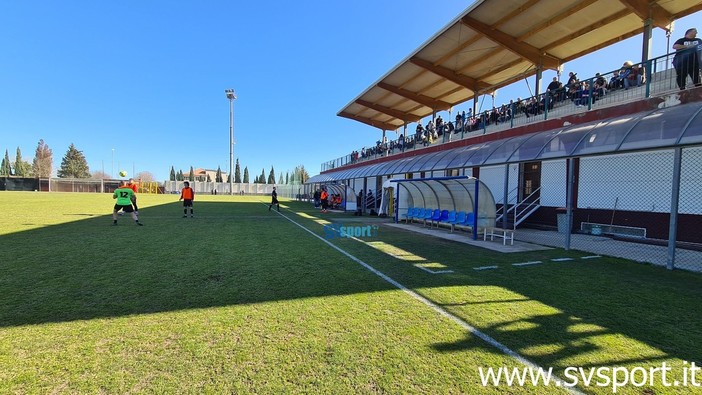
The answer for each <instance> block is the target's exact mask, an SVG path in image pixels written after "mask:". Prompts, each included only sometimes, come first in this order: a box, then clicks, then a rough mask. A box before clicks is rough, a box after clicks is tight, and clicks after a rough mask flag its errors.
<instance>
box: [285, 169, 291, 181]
mask: <svg viewBox="0 0 702 395" xmlns="http://www.w3.org/2000/svg"><path fill="white" fill-rule="evenodd" d="M285 183H286V184H290V173H288V172H287V171H286V172H285Z"/></svg>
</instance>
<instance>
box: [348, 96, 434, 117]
mask: <svg viewBox="0 0 702 395" xmlns="http://www.w3.org/2000/svg"><path fill="white" fill-rule="evenodd" d="M356 103H358V104H360V105H362V106H364V107H368V108H370V109H373V110H375V111H378V112H382V113H383V114H387V115H390V116H391V117H395V118H397V119H401V120H403V121H404V122H405V123H409V122H417V121H419V120H420V119H422V117H418V116H416V115H414V114H409V113H406V112H402V111H398V110H395V109H394V108H390V107H385V106H381V105H380V104H376V103H371V102H369V101H366V100H362V99H358V100H356Z"/></svg>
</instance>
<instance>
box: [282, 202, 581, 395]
mask: <svg viewBox="0 0 702 395" xmlns="http://www.w3.org/2000/svg"><path fill="white" fill-rule="evenodd" d="M276 212H277V211H276ZM277 213H278V215H280V216H282V217H283V218H285V219H287V220H288V221H290V222H292V223H293V224H295V225H297V226H298V227H300V228H301V229H302V230H304V231H305V232H307V233H309V234H311V235H312V236H314V237H316V238H317V239H319V240H321V241H322V242H323V243H325V244H326V245H328V246H329V247H331V248H333V249H335V250H336V251H338V252H339V253H341V254H342V255H344V256H346V257H347V258H349V259H351V260H352V261H354V262H356V263H358V264H359V265H361V266H363V267H364V268H366V269H368V270H369V271H370V272H371V273H373V274H375V275H376V276H378V277H380V278H382V279H383V280H385V281H387V282H388V283H390V284H392V285H393V286H395V287H397V288H398V289H400V290H402V291H403V292H405V293H406V294H408V295H410V296H411V297H413V298H414V299H416V300H418V301H420V302H422V303H424V304H425V305H427V306H429V307H430V308H431V309H432V310H434V311H435V312H437V313H438V314H439V315H441V316H443V317H445V318H448V319H449V320H451V321H453V322H455V323H456V324H458V325H459V326H460V327H462V328H463V329H466V330H467V331H468V332H470V333H471V334H472V335H474V336H476V337H478V338H480V339H482V340H483V341H484V342H486V343H488V344H489V345H491V346H493V347H495V348H497V349H498V350H500V351H502V352H503V353H504V354H506V355H509V356H510V357H512V358H514V359H515V360H517V361H518V362H520V363H521V364H523V365H525V366H527V367H529V368H531V369H534V370H538V369H539V368H541V369H543V370H544V371H547V370H548V369H545V368H543V367H541V366H539V365H537V364H535V363H533V362H531V361H530V360H528V359H526V358H525V357H523V356H521V355H520V354H518V353H517V352H516V351H512V349H510V348H509V347H507V346H505V345H504V344H502V343H500V342H498V341H497V340H495V339H493V338H492V337H490V336H489V335H487V334H485V333H483V332H481V331H480V330H479V329H477V328H475V327H473V326H472V325H470V324H469V323H467V322H466V321H464V320H462V319H461V318H459V317H457V316H455V315H453V314H451V313H449V312H448V311H446V310H444V309H443V308H441V307H440V306H438V305H436V304H435V303H434V302H432V301H431V300H429V299H427V298H425V297H424V296H422V295H420V294H418V293H416V292H414V291H412V290H411V289H409V288H407V287H405V286H404V285H402V284H400V283H399V282H397V281H395V280H394V279H392V278H391V277H389V276H388V275H386V274H385V273H383V272H381V271H380V270H378V269H376V268H374V267H373V266H371V265H369V264H367V263H365V262H363V261H362V260H360V259H358V258H356V257H355V256H353V255H351V254H350V253H348V252H346V251H344V250H342V249H341V248H339V247H337V246H335V245H334V244H332V243H330V242H329V240H326V239H324V238H323V237H321V236H320V235H318V234H316V233H314V232H313V231H311V230H309V229H307V228H306V227H305V226H304V225H301V224H299V223H297V222H295V220H293V219H291V218H289V217H287V216H286V215H284V214H283V213H281V212H277ZM554 381H555V382H556V383H557V384H556V385H557V386H558V387H562V388H563V389H565V390H567V391H569V392H571V393H573V394H579V395H584V394H583V393H582V392H580V391H578V390H577V389H575V388H569V387H564V386H563V381H562V380H561V379H559V378H555V380H554Z"/></svg>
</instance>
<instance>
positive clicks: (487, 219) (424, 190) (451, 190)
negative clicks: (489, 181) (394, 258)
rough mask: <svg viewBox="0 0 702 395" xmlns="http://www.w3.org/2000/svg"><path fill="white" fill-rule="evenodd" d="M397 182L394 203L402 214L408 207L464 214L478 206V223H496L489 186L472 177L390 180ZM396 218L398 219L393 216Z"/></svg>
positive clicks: (487, 224) (493, 203)
mask: <svg viewBox="0 0 702 395" xmlns="http://www.w3.org/2000/svg"><path fill="white" fill-rule="evenodd" d="M390 182H392V183H397V190H396V191H395V199H396V202H395V205H396V207H397V212H398V213H399V214H400V215H402V214H405V213H406V212H407V209H408V208H410V207H416V208H424V209H431V210H436V209H439V210H448V211H456V212H459V211H464V212H465V213H466V214H468V213H473V212H475V207H476V202H477V208H478V211H477V213H478V215H477V217H478V225H479V226H480V227H494V226H495V217H496V216H495V210H496V206H495V198H494V196H493V195H492V192H490V188H488V187H487V185H485V183H483V182H482V181H480V180H478V179H477V178H473V177H465V176H460V177H436V178H420V179H411V180H405V179H397V180H390ZM395 220H396V221H398V220H399V218H395Z"/></svg>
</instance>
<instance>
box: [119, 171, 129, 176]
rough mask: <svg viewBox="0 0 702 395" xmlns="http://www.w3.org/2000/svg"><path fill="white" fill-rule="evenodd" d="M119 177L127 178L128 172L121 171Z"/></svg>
mask: <svg viewBox="0 0 702 395" xmlns="http://www.w3.org/2000/svg"><path fill="white" fill-rule="evenodd" d="M119 176H120V177H126V176H127V172H126V171H125V170H121V171H120V172H119Z"/></svg>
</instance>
